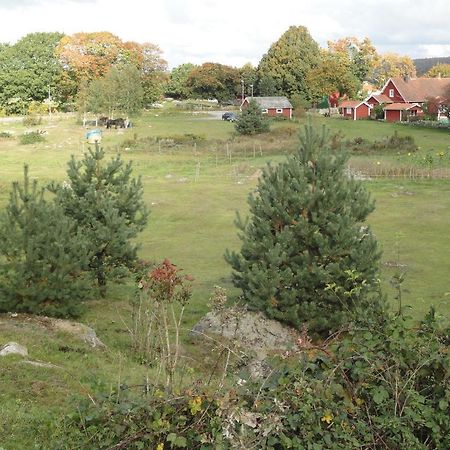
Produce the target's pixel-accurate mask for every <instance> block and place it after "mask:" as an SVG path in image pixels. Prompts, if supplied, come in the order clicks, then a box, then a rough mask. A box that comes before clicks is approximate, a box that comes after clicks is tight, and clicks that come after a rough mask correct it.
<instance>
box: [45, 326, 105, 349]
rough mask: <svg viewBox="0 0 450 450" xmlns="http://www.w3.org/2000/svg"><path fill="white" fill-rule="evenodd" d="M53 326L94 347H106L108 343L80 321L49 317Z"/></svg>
mask: <svg viewBox="0 0 450 450" xmlns="http://www.w3.org/2000/svg"><path fill="white" fill-rule="evenodd" d="M49 320H50V322H51V326H52V328H54V329H55V330H57V331H64V332H67V333H70V334H72V335H74V336H75V337H77V338H79V339H81V340H82V341H83V342H85V343H86V344H89V345H90V346H91V347H92V348H106V345H105V344H104V343H103V342H102V341H101V340H100V339H99V338H98V337H97V335H96V333H95V331H94V330H93V329H92V328H91V327H88V326H87V325H84V324H83V323H79V322H71V321H70V320H63V319H49Z"/></svg>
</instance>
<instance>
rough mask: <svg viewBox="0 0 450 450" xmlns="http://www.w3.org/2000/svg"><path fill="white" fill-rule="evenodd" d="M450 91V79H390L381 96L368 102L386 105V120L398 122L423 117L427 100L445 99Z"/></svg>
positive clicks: (372, 97) (371, 97) (369, 99)
mask: <svg viewBox="0 0 450 450" xmlns="http://www.w3.org/2000/svg"><path fill="white" fill-rule="evenodd" d="M449 89H450V78H389V80H387V81H386V83H385V85H384V86H383V88H382V89H381V92H380V94H378V95H371V96H370V97H369V98H367V99H366V101H367V102H368V103H370V104H372V105H373V104H375V103H376V102H377V101H378V103H379V104H380V103H382V104H385V105H386V106H385V107H384V112H385V114H384V118H385V120H387V121H388V122H397V121H402V120H406V118H407V117H408V116H410V115H413V116H416V115H419V116H420V115H423V110H422V105H423V104H424V103H425V102H426V101H427V99H429V98H438V97H443V96H445V95H446V94H447V93H448V90H449Z"/></svg>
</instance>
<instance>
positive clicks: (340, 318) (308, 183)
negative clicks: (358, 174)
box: [225, 124, 380, 334]
mask: <svg viewBox="0 0 450 450" xmlns="http://www.w3.org/2000/svg"><path fill="white" fill-rule="evenodd" d="M347 158H348V157H347V156H346V154H345V153H344V152H343V151H342V150H341V149H339V150H337V151H335V150H333V149H332V148H331V145H330V140H329V138H328V133H327V131H326V130H325V129H323V130H322V133H319V132H317V131H315V130H314V128H313V127H312V125H311V124H309V125H307V126H305V132H304V134H303V135H302V136H301V138H300V149H299V152H298V154H297V155H295V156H291V157H288V159H287V160H286V161H285V162H282V163H280V164H279V165H278V166H276V167H274V166H272V165H270V164H269V165H268V166H267V167H266V168H265V170H264V171H263V174H262V176H261V178H260V180H259V185H258V188H257V192H256V194H255V195H253V194H250V196H249V199H248V203H249V206H250V217H249V219H247V220H246V221H243V220H242V219H241V217H240V216H239V215H238V217H237V220H236V225H237V227H238V228H239V230H240V231H241V233H240V238H241V240H242V248H241V251H240V252H239V253H236V252H229V251H227V252H226V255H225V258H226V260H227V261H228V262H229V264H230V265H231V266H232V268H233V270H234V272H233V282H234V284H235V286H237V287H238V288H240V289H242V292H243V296H244V299H245V301H246V302H247V303H248V305H249V307H250V308H253V309H257V310H262V311H264V312H265V313H266V314H267V316H269V317H270V318H275V319H278V320H280V321H284V322H288V323H290V324H292V325H294V326H296V327H301V326H302V324H303V323H305V322H306V323H307V324H308V327H309V329H310V330H313V331H315V332H317V333H322V334H323V333H326V332H327V331H329V330H335V329H337V328H338V327H340V326H342V325H343V324H344V323H346V322H347V321H348V320H350V318H352V317H353V314H354V312H355V311H356V310H357V309H358V308H366V307H367V308H369V306H370V302H371V301H372V300H371V295H370V294H371V293H372V292H374V291H376V290H377V274H378V262H379V258H380V252H379V250H378V247H377V242H376V240H375V238H374V237H373V235H372V233H371V231H370V229H369V228H368V227H365V226H364V227H363V226H362V223H363V222H364V221H365V219H366V217H367V216H368V214H369V213H370V212H371V211H372V210H373V209H374V204H373V202H372V201H371V199H370V195H369V193H368V192H367V191H366V190H365V188H364V187H363V186H362V184H361V182H359V181H357V180H354V179H353V178H349V177H348V176H347V175H346V173H345V164H346V161H347ZM373 301H374V302H375V305H374V306H377V300H373ZM367 314H369V309H367Z"/></svg>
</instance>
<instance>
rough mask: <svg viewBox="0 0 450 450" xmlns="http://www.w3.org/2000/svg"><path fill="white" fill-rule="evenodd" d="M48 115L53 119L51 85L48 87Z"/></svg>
mask: <svg viewBox="0 0 450 450" xmlns="http://www.w3.org/2000/svg"><path fill="white" fill-rule="evenodd" d="M48 115H49V117H50V119H51V118H52V96H51V93H50V85H48Z"/></svg>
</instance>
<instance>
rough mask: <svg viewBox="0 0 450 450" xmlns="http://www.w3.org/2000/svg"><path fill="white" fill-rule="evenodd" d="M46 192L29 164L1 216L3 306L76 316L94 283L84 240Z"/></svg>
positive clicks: (0, 287) (1, 308) (0, 303)
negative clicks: (38, 182) (35, 178)
mask: <svg viewBox="0 0 450 450" xmlns="http://www.w3.org/2000/svg"><path fill="white" fill-rule="evenodd" d="M44 192H45V190H44V189H39V188H38V184H37V181H36V180H33V182H30V179H29V176H28V167H27V166H25V169H24V182H23V184H21V183H19V182H15V183H13V186H12V191H11V193H10V198H9V203H8V205H7V206H6V209H5V211H4V212H3V214H2V216H1V219H0V311H3V312H6V311H16V312H28V313H34V314H46V315H52V316H61V317H65V316H76V315H78V314H79V313H80V309H81V308H80V307H81V301H82V300H84V299H85V298H86V297H87V296H88V295H89V291H90V286H91V282H90V279H89V278H88V277H87V273H86V272H85V268H86V267H87V263H88V253H87V248H86V243H85V241H84V238H83V236H82V235H80V234H77V233H76V232H75V223H74V222H73V221H72V220H70V219H69V218H68V217H66V216H65V215H64V213H63V211H62V209H61V208H59V207H58V206H57V205H55V204H54V203H53V202H48V201H46V200H45V198H44Z"/></svg>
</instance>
